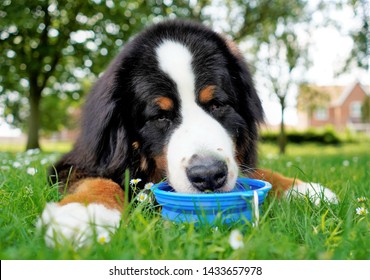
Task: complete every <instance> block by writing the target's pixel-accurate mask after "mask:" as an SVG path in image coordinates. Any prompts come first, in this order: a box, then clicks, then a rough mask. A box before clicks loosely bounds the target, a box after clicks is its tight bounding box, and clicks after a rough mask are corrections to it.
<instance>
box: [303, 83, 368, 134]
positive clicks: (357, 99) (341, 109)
mask: <svg viewBox="0 0 370 280" xmlns="http://www.w3.org/2000/svg"><path fill="white" fill-rule="evenodd" d="M307 92H310V93H309V95H306V97H305V98H302V96H303V95H304V93H306V94H307ZM369 92H370V88H369V87H365V86H363V85H361V84H360V83H359V82H356V83H354V84H352V85H350V86H347V87H343V86H315V85H307V86H306V88H303V87H301V88H300V92H299V95H298V104H297V107H298V120H299V126H300V127H301V128H308V127H324V126H327V125H331V126H333V127H334V128H335V129H336V130H338V131H343V130H345V129H346V128H349V129H351V130H353V131H364V132H368V133H370V123H364V121H363V120H362V105H363V103H364V100H365V97H366V96H367V95H369ZM314 103H315V104H314Z"/></svg>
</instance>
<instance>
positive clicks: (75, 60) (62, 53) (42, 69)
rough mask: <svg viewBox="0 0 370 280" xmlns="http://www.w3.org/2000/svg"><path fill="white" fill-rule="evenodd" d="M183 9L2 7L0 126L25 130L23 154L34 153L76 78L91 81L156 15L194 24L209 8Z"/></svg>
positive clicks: (57, 1) (22, 1)
mask: <svg viewBox="0 0 370 280" xmlns="http://www.w3.org/2000/svg"><path fill="white" fill-rule="evenodd" d="M190 2H193V1H189V0H188V1H186V0H183V1H176V3H174V2H171V1H156V0H146V1H145V0H125V1H123V0H121V1H118V0H35V1H27V0H16V1H11V0H4V1H1V3H0V53H1V54H4V55H1V56H0V64H1V70H0V100H2V101H3V104H4V105H5V106H6V108H5V115H6V116H5V117H6V120H7V121H8V122H9V123H11V124H13V125H15V126H18V127H19V126H20V127H22V128H24V129H26V130H27V133H28V140H27V149H31V148H39V147H40V144H39V132H40V128H43V129H44V130H48V129H49V130H55V129H58V125H53V124H61V123H65V122H66V120H67V119H68V118H67V115H66V114H65V111H66V109H67V108H68V107H69V106H70V105H71V104H72V103H74V100H76V101H77V100H79V99H80V96H81V94H82V93H83V92H82V88H81V86H80V81H81V79H82V78H88V79H89V80H90V81H91V80H93V79H94V77H96V75H97V74H99V73H100V72H101V71H102V70H103V69H104V68H105V67H106V66H107V64H108V63H109V61H110V60H111V58H112V57H113V56H114V55H115V54H116V53H117V51H118V49H119V48H120V47H121V46H122V45H123V44H124V42H126V41H127V40H128V39H129V38H130V36H132V35H133V34H135V33H136V32H138V31H139V30H141V29H142V28H143V27H144V26H145V25H146V24H147V23H148V22H151V21H153V20H155V19H156V18H158V17H159V16H162V17H166V16H172V17H173V16H174V15H178V16H186V17H189V18H194V17H195V18H196V17H198V18H199V17H200V16H201V10H202V5H206V4H207V3H208V2H209V1H208V0H205V1H197V2H196V3H195V4H191V3H190ZM166 3H168V4H166ZM58 120H59V121H58ZM25 122H27V124H26V125H25Z"/></svg>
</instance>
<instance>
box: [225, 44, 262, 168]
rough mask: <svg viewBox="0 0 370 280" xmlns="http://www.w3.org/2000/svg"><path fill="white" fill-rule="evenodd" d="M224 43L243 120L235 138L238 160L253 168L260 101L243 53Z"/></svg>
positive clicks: (260, 111) (254, 164)
mask: <svg viewBox="0 0 370 280" xmlns="http://www.w3.org/2000/svg"><path fill="white" fill-rule="evenodd" d="M226 45H227V48H228V50H229V52H230V53H231V55H232V62H231V63H230V71H231V77H233V81H232V86H233V90H234V92H235V94H236V100H238V104H237V106H238V108H237V110H238V113H239V115H240V116H241V117H242V118H243V120H244V122H245V125H244V127H243V129H241V130H240V131H239V133H238V136H237V139H236V146H237V147H236V148H237V151H238V155H237V156H238V161H239V163H240V165H241V166H244V167H247V168H254V167H255V166H256V162H257V141H258V129H259V124H260V123H262V122H263V121H264V113H263V108H262V103H261V100H260V98H259V97H258V94H257V92H256V89H255V87H254V84H253V79H252V75H251V73H250V71H249V69H248V66H247V63H246V61H245V59H244V57H243V55H242V54H241V52H240V51H239V49H238V48H237V46H236V45H235V43H233V42H231V41H228V40H226Z"/></svg>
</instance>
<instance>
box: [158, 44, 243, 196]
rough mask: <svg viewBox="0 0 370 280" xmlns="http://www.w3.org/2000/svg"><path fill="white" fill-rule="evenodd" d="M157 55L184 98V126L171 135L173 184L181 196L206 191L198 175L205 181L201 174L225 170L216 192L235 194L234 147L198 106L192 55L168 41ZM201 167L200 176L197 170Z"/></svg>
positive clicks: (169, 158) (169, 155)
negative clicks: (199, 185) (199, 183)
mask: <svg viewBox="0 0 370 280" xmlns="http://www.w3.org/2000/svg"><path fill="white" fill-rule="evenodd" d="M156 54H157V59H158V64H159V68H160V69H161V70H162V71H163V72H164V73H166V74H167V75H168V76H169V77H170V78H171V79H172V80H173V81H174V82H175V84H176V87H177V91H178V95H179V98H180V108H181V112H180V113H181V123H180V125H179V126H178V127H177V128H175V130H174V131H173V133H172V134H171V136H170V139H169V143H168V148H167V166H168V167H167V173H168V174H167V176H168V179H169V181H170V184H171V185H172V186H173V188H174V189H175V190H176V191H177V192H185V193H196V192H201V191H205V190H206V189H202V188H203V187H202V188H198V187H196V186H197V184H198V182H197V180H206V179H204V178H203V179H202V178H200V179H199V178H197V175H199V176H200V177H202V174H199V172H201V173H202V172H203V170H204V171H208V169H220V168H221V169H223V172H221V175H220V174H213V175H211V176H214V177H215V180H216V181H217V180H218V181H219V183H220V185H219V186H217V190H216V189H215V190H214V191H217V192H227V191H231V190H232V189H233V188H234V185H235V182H236V178H237V176H238V166H237V164H236V161H235V158H234V143H233V141H232V139H231V137H230V136H229V135H228V133H227V131H226V130H225V129H224V128H223V126H222V125H221V124H220V123H219V122H218V121H216V120H215V119H214V118H213V117H212V116H210V115H209V114H208V113H207V112H206V111H204V110H203V109H202V108H201V107H200V106H199V105H198V104H197V102H196V99H197V96H196V92H195V76H194V72H193V69H192V54H191V52H190V51H189V50H188V48H187V47H185V46H184V45H183V44H181V43H179V42H174V41H164V42H163V43H162V44H161V45H160V46H159V47H158V48H157V49H156ZM208 165H209V168H208ZM215 166H217V167H215ZM219 166H221V167H220V168H218V167H219ZM198 167H200V170H199V172H198V170H195V169H197V168H198ZM189 169H190V173H191V175H189ZM225 171H226V172H225ZM215 173H220V172H218V171H215ZM217 176H218V177H224V178H221V179H220V178H217ZM189 178H191V180H192V181H191V180H190V179H189ZM201 184H202V183H201Z"/></svg>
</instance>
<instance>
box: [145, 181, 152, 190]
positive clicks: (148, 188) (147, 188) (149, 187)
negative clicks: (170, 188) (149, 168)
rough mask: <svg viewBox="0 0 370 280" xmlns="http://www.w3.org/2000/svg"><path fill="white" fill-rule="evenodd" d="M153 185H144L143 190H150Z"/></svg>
mask: <svg viewBox="0 0 370 280" xmlns="http://www.w3.org/2000/svg"><path fill="white" fill-rule="evenodd" d="M153 185H154V184H153V183H146V184H145V186H144V189H146V190H150V189H151V188H152V187H153Z"/></svg>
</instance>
